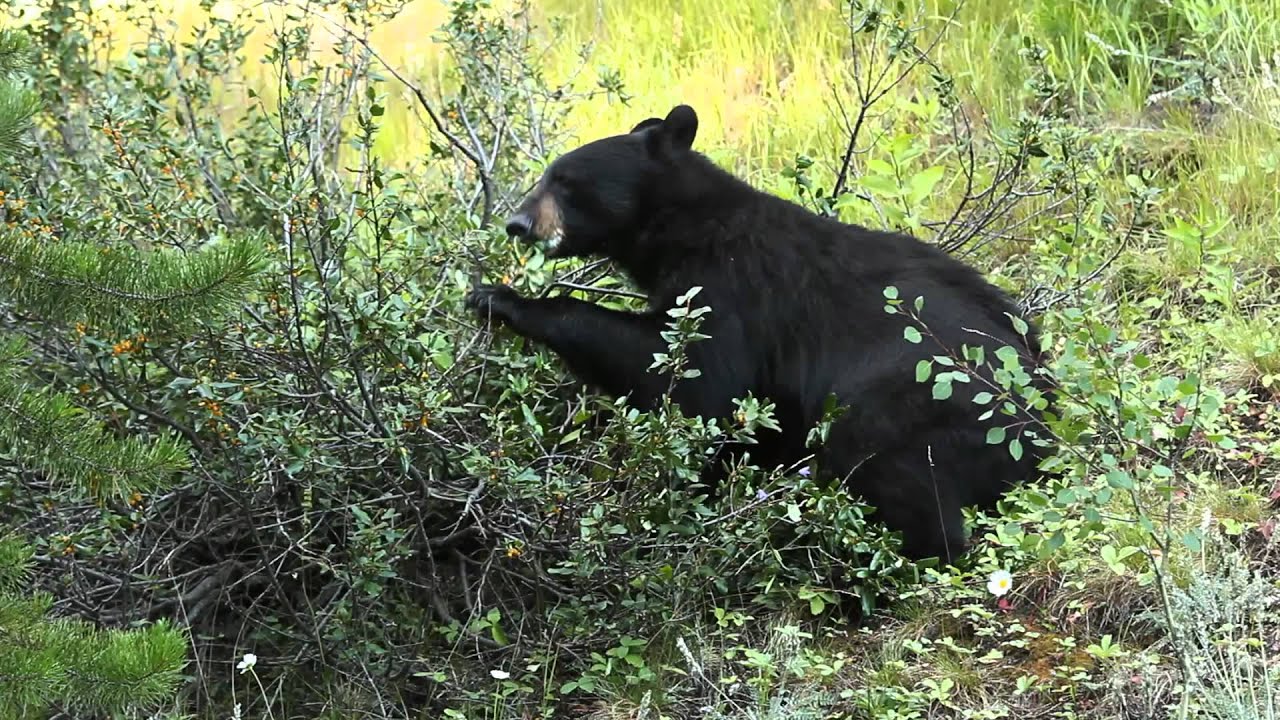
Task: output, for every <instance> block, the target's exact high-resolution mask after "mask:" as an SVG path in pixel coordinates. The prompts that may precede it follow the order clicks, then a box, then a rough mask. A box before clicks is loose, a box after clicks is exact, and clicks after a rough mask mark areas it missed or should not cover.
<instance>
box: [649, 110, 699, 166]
mask: <svg viewBox="0 0 1280 720" xmlns="http://www.w3.org/2000/svg"><path fill="white" fill-rule="evenodd" d="M636 127H637V129H639V128H640V127H645V128H652V129H650V130H649V132H648V134H646V135H645V138H644V139H645V145H646V147H648V148H649V152H650V153H653V154H654V155H667V154H670V153H673V152H676V153H679V152H685V151H687V150H688V149H689V148H691V147H693V138H694V137H695V136H696V135H697V134H698V114H697V113H695V112H694V111H693V108H691V107H689V106H688V105H677V106H676V107H674V108H672V110H671V112H669V113H667V117H666V118H664V119H663V120H662V121H661V122H659V123H657V124H654V123H653V122H651V121H649V120H646V121H644V122H642V123H640V125H637V126H636Z"/></svg>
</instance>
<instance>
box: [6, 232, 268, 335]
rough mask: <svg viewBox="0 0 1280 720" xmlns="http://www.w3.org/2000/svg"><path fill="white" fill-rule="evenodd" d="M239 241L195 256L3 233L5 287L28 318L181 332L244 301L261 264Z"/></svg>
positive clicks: (249, 245) (253, 246)
mask: <svg viewBox="0 0 1280 720" xmlns="http://www.w3.org/2000/svg"><path fill="white" fill-rule="evenodd" d="M262 261H263V256H262V254H261V249H260V246H259V245H258V244H257V243H256V242H252V241H250V240H248V239H243V238H237V239H235V240H230V241H227V242H226V243H224V244H221V245H217V246H214V247H212V248H208V249H206V250H202V251H200V252H196V253H188V254H178V253H174V252H168V251H166V252H151V253H143V252H141V251H138V250H136V249H133V248H131V247H112V248H104V247H102V246H99V245H95V244H90V243H73V242H64V243H56V242H54V243H50V242H45V241H40V240H35V239H30V238H24V237H22V236H21V235H19V234H18V233H16V232H13V231H7V232H0V285H3V286H4V291H5V293H6V294H7V295H8V296H9V298H10V299H11V300H12V301H13V302H14V303H15V304H17V305H19V306H21V307H22V308H24V309H25V310H26V311H27V312H28V313H30V314H32V315H34V316H37V317H40V318H42V319H44V320H47V321H50V322H55V323H72V322H83V323H85V324H86V325H88V326H90V327H92V328H94V329H96V330H107V331H127V330H128V329H132V328H144V329H146V330H147V331H155V330H157V329H160V328H171V329H176V328H178V327H181V326H183V325H185V324H187V323H188V322H190V321H193V320H197V319H202V318H207V317H212V316H216V315H217V314H219V311H222V310H223V309H224V308H225V306H226V305H228V304H230V303H232V302H234V301H236V300H237V299H240V298H242V297H243V296H244V293H245V291H246V290H247V289H248V285H249V283H250V282H251V281H252V280H253V279H254V277H255V276H256V274H257V273H258V271H259V270H260V268H261V266H262Z"/></svg>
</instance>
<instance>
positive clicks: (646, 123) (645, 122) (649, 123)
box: [631, 118, 662, 133]
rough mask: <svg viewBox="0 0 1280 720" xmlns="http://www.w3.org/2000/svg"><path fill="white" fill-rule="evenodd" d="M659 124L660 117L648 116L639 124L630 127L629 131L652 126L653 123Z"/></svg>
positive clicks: (633, 131)
mask: <svg viewBox="0 0 1280 720" xmlns="http://www.w3.org/2000/svg"><path fill="white" fill-rule="evenodd" d="M661 124H662V118H649V119H647V120H641V121H640V124H639V125H636V126H635V127H633V128H631V132H632V133H638V132H640V131H641V130H645V129H648V128H651V127H653V126H654V125H661Z"/></svg>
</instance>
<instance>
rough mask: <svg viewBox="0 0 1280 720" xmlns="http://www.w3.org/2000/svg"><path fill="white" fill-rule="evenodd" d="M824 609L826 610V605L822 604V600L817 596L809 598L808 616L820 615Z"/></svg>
mask: <svg viewBox="0 0 1280 720" xmlns="http://www.w3.org/2000/svg"><path fill="white" fill-rule="evenodd" d="M826 608H827V604H826V603H825V602H823V600H822V598H820V597H818V596H817V595H814V596H813V597H811V598H809V613H810V614H812V615H821V614H822V611H823V610H825V609H826Z"/></svg>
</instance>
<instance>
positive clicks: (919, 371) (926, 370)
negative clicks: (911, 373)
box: [916, 360, 933, 382]
mask: <svg viewBox="0 0 1280 720" xmlns="http://www.w3.org/2000/svg"><path fill="white" fill-rule="evenodd" d="M932 373H933V362H931V361H929V360H921V361H920V362H918V363H916V382H924V381H925V380H928V379H929V376H930V375H931V374H932Z"/></svg>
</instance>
